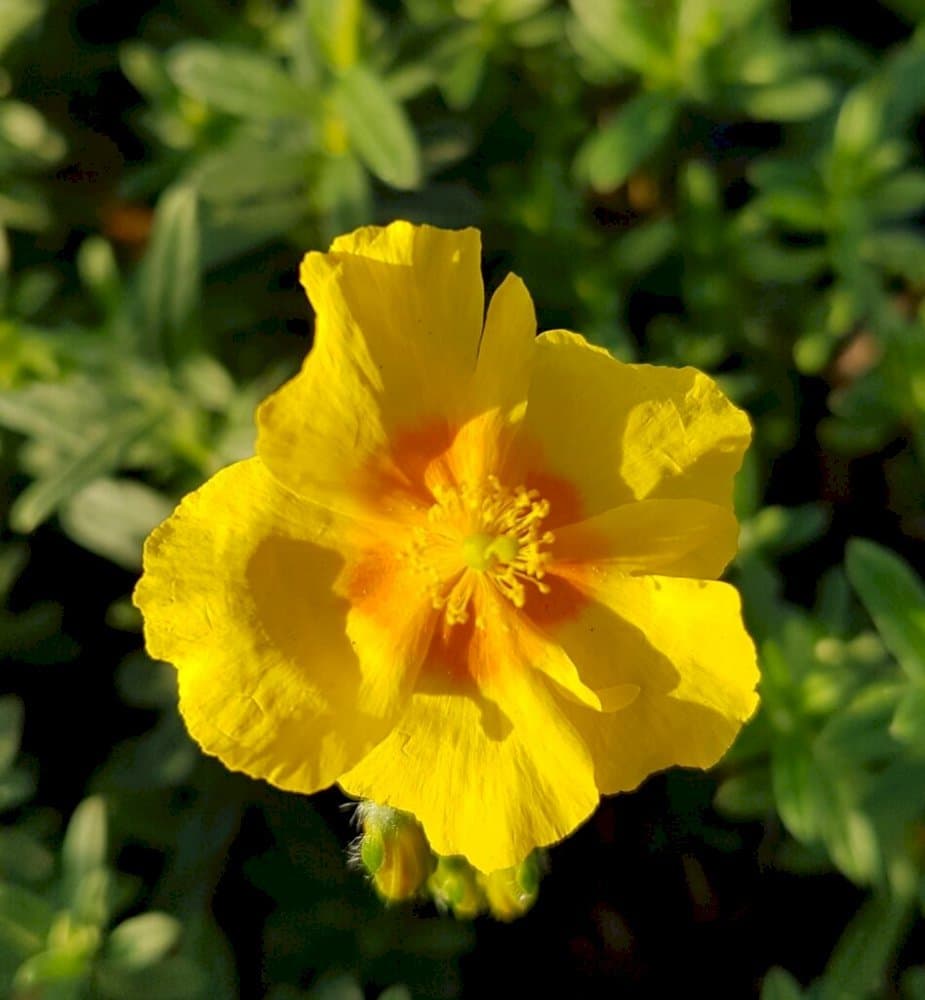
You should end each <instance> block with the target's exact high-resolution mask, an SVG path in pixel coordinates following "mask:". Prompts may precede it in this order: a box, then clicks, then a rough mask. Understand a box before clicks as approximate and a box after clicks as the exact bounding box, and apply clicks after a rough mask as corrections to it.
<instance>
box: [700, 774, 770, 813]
mask: <svg viewBox="0 0 925 1000" xmlns="http://www.w3.org/2000/svg"><path fill="white" fill-rule="evenodd" d="M714 805H715V806H716V808H717V809H718V810H719V811H720V812H721V813H723V814H724V815H726V816H729V817H730V818H732V819H737V820H750V819H759V818H762V817H764V816H768V815H771V814H772V813H773V812H774V792H773V789H772V788H771V781H770V776H769V775H768V773H767V772H766V771H765V770H764V769H762V770H755V771H749V772H747V773H746V774H740V775H736V776H735V777H732V778H727V779H726V780H725V781H724V782H723V783H722V784H721V785H720V786H719V788H718V789H717V791H716V798H715V799H714Z"/></svg>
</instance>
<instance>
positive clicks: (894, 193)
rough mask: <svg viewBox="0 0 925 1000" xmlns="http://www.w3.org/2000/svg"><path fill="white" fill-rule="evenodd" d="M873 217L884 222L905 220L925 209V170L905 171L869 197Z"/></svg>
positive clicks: (868, 202) (869, 207)
mask: <svg viewBox="0 0 925 1000" xmlns="http://www.w3.org/2000/svg"><path fill="white" fill-rule="evenodd" d="M866 207H867V209H868V211H869V212H870V214H871V216H873V217H874V218H877V219H882V220H887V221H890V220H894V219H904V218H906V217H908V216H911V215H918V214H919V213H920V212H921V211H922V210H923V209H925V170H903V171H902V172H901V173H899V174H896V175H895V176H893V177H890V178H888V179H887V180H885V181H884V182H883V183H882V184H880V185H879V186H878V187H877V188H876V189H875V190H874V191H871V193H870V194H869V195H868V198H867V202H866Z"/></svg>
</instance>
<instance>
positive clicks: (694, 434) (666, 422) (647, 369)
mask: <svg viewBox="0 0 925 1000" xmlns="http://www.w3.org/2000/svg"><path fill="white" fill-rule="evenodd" d="M523 432H524V437H525V443H526V446H527V447H528V448H530V449H532V450H533V451H534V452H535V453H536V454H537V455H538V456H539V460H540V461H541V462H542V463H543V464H544V465H545V466H546V468H547V470H548V471H549V472H551V473H553V474H554V475H556V476H559V477H561V478H563V479H565V480H566V481H569V482H571V483H573V484H574V485H575V486H576V487H577V489H578V491H579V494H580V496H581V501H582V514H583V516H584V517H592V516H594V515H596V514H599V513H601V512H602V511H605V510H607V509H609V508H610V507H616V506H618V505H620V504H623V503H627V502H629V501H631V500H642V499H664V498H673V499H687V498H689V499H699V500H706V501H708V502H710V503H716V504H721V505H723V506H727V507H728V506H730V505H731V502H732V480H733V476H734V475H735V473H736V471H737V470H738V468H739V466H740V464H741V461H742V455H743V453H744V451H745V448H746V447H747V446H748V442H749V439H750V434H751V429H750V425H749V421H748V417H747V416H746V415H745V414H744V413H743V412H742V411H741V410H739V409H738V408H736V407H735V406H733V405H732V404H731V403H730V402H729V400H728V399H727V398H726V397H725V395H724V394H723V393H722V392H721V391H720V390H719V388H718V387H717V386H716V384H715V383H714V382H713V380H712V379H710V378H709V377H707V376H706V375H704V374H703V373H702V372H698V371H696V370H695V369H693V368H660V367H655V366H652V365H627V364H623V363H622V362H619V361H617V360H615V359H614V358H612V357H611V356H610V355H609V354H608V353H607V352H606V351H604V350H602V349H600V348H597V347H593V346H592V345H590V344H588V342H587V341H586V340H584V338H583V337H580V336H578V335H577V334H574V333H567V332H566V331H564V330H556V331H551V332H547V333H544V334H542V335H541V336H540V337H539V338H538V339H537V350H536V360H535V364H534V369H533V380H532V382H531V385H530V393H529V396H528V402H527V413H526V417H525V420H524V425H523Z"/></svg>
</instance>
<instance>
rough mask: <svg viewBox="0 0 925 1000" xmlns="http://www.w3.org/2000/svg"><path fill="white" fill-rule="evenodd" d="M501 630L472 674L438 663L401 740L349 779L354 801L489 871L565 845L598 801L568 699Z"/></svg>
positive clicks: (415, 700) (480, 640)
mask: <svg viewBox="0 0 925 1000" xmlns="http://www.w3.org/2000/svg"><path fill="white" fill-rule="evenodd" d="M498 600H500V599H498ZM498 626H499V623H498V622H496V621H493V620H487V621H484V622H483V628H481V629H475V630H474V637H473V642H474V643H475V644H476V645H477V647H478V648H477V649H476V650H475V651H473V653H472V659H471V661H470V663H469V671H468V672H467V673H465V674H464V675H462V676H461V675H460V672H459V670H458V669H457V667H458V664H445V663H443V662H439V661H434V662H428V663H427V664H426V665H425V666H424V668H423V669H422V671H421V674H420V676H419V678H418V684H417V689H416V691H415V693H414V694H413V695H412V697H411V700H410V703H409V705H408V708H407V710H406V711H405V713H404V715H403V716H402V717H401V718H400V719H399V721H398V722H397V724H396V726H395V729H394V731H393V732H392V733H391V734H390V735H389V736H388V737H387V738H386V739H385V740H384V741H383V742H382V743H381V744H380V745H379V746H378V747H376V748H375V749H374V750H373V751H371V753H370V754H368V755H367V756H366V757H365V758H364V759H363V760H362V761H360V762H359V763H358V764H357V765H356V766H355V767H354V768H353V769H352V770H351V771H349V772H348V773H347V774H345V775H343V776H342V777H341V778H340V784H341V785H342V786H343V787H344V789H345V790H346V791H347V792H349V793H350V794H352V795H357V796H359V797H362V798H369V799H373V800H374V801H376V802H380V803H384V804H387V805H390V806H393V807H395V808H398V809H403V810H405V811H407V812H410V813H413V814H414V815H415V816H416V817H417V818H418V819H419V820H420V822H421V823H422V825H423V826H424V830H425V832H426V833H427V837H428V839H429V841H430V843H431V846H432V847H433V849H434V850H435V851H436V852H437V853H438V854H462V855H464V856H465V857H466V858H468V859H469V861H470V862H471V863H472V864H473V865H474V866H475V867H476V868H479V869H480V870H482V871H494V870H496V869H499V868H507V867H510V866H511V865H514V864H517V863H518V862H519V861H521V860H522V859H523V858H524V857H526V856H527V854H529V853H530V851H531V850H533V848H535V847H538V846H542V845H545V844H550V843H553V842H555V841H557V840H560V839H561V838H562V837H564V836H566V834H568V833H570V832H571V831H572V830H573V829H575V827H577V826H578V825H579V824H580V823H581V822H583V820H584V819H586V818H587V816H588V815H589V814H590V813H591V812H592V810H593V809H594V807H595V805H596V804H597V800H598V792H597V788H596V786H595V782H594V778H593V771H592V767H593V765H592V760H591V757H590V755H589V752H588V750H587V748H586V746H585V745H584V743H583V741H582V740H581V739H580V738H579V737H578V735H577V734H576V732H575V730H574V729H573V727H572V726H571V724H570V723H569V722H568V720H567V718H566V717H565V714H564V713H563V711H562V707H561V706H562V705H563V704H564V701H563V702H560V699H559V698H557V697H555V696H554V695H553V693H552V692H551V691H550V689H549V688H548V686H547V682H546V681H545V680H544V678H543V676H542V675H541V674H540V673H539V672H537V671H535V670H531V669H530V667H529V666H528V665H527V664H524V663H522V662H518V661H517V660H516V659H514V658H513V657H516V656H517V655H518V653H517V650H518V646H517V645H516V643H515V642H514V641H513V640H512V638H511V635H510V633H507V632H505V631H504V630H503V629H502V628H499V627H498ZM462 627H463V626H456V627H455V628H456V629H457V630H458V629H461V628H462ZM459 634H460V633H459V632H458V631H457V632H456V635H459ZM454 640H455V636H453V638H451V642H452V641H454ZM521 648H522V647H521ZM575 707H576V708H577V707H578V706H577V704H576V706H575Z"/></svg>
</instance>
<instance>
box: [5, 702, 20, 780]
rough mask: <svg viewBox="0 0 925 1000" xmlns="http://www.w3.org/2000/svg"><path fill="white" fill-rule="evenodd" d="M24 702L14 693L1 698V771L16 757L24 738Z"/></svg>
mask: <svg viewBox="0 0 925 1000" xmlns="http://www.w3.org/2000/svg"><path fill="white" fill-rule="evenodd" d="M22 722H23V709H22V702H21V701H20V700H19V698H16V697H14V696H13V695H7V696H6V697H4V698H0V773H2V772H4V771H6V769H7V768H8V767H9V766H10V765H11V764H12V763H13V761H14V760H15V759H16V754H17V753H19V741H20V740H21V739H22Z"/></svg>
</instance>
